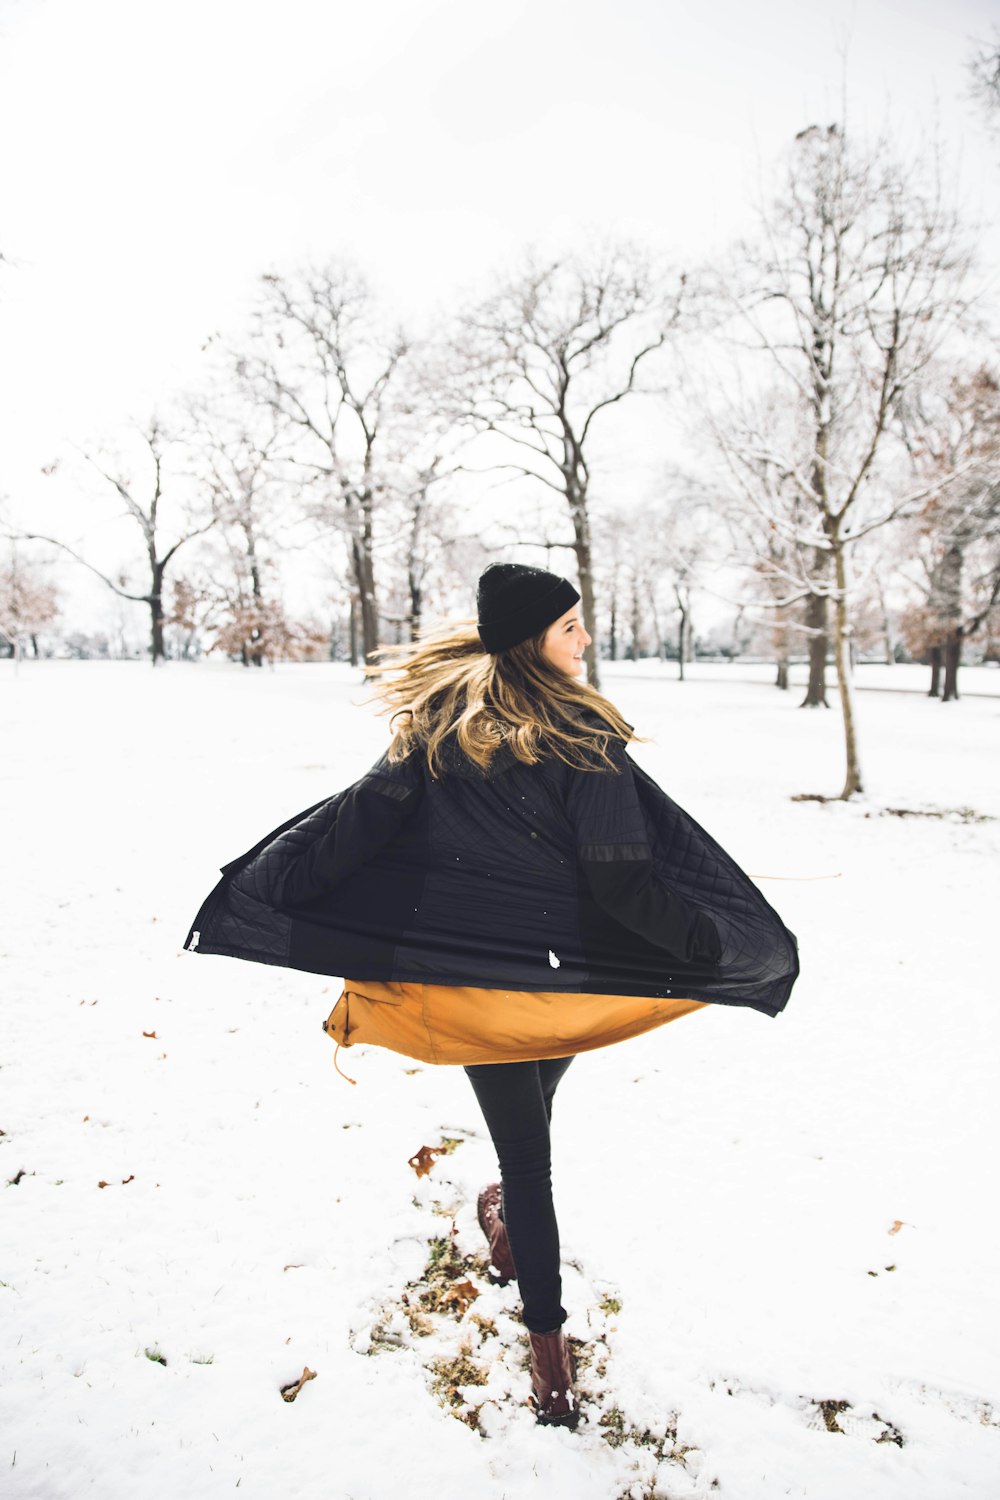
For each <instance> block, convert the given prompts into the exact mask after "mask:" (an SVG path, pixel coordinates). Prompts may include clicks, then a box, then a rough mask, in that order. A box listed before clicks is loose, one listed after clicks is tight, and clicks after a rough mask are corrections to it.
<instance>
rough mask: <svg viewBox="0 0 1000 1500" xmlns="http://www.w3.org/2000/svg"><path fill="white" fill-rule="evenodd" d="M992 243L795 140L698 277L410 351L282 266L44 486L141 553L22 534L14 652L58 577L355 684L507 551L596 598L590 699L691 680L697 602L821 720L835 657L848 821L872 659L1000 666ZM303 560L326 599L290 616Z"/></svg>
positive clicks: (873, 158)
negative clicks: (987, 253)
mask: <svg viewBox="0 0 1000 1500" xmlns="http://www.w3.org/2000/svg"><path fill="white" fill-rule="evenodd" d="M985 66H986V65H985V63H983V64H982V66H981V68H980V74H977V75H976V77H977V87H978V88H979V89H980V91H981V92H982V93H984V96H985V95H988V94H989V88H988V87H987V84H988V83H989V79H990V78H992V77H993V75H990V74H989V73H988V70H987V71H986V72H983V71H982V69H983V68H985ZM993 86H994V85H993V84H990V85H989V87H993ZM990 97H992V96H990ZM974 252H975V243H974V236H973V234H972V232H971V231H970V230H968V229H967V228H966V227H965V226H964V225H963V223H962V221H961V219H960V217H959V214H958V212H957V210H955V209H953V208H950V207H948V197H947V193H946V192H945V191H944V189H943V187H942V184H941V183H940V181H939V180H938V179H937V177H936V176H935V174H934V171H933V169H932V168H931V167H930V166H929V165H928V164H927V162H925V161H923V160H913V161H909V162H900V161H899V160H898V159H897V157H896V155H895V153H894V151H893V148H892V145H891V142H889V141H887V140H884V139H883V140H879V141H876V142H874V143H871V144H863V143H860V142H855V141H854V140H853V139H852V138H851V136H850V135H849V133H848V132H847V130H846V129H845V128H844V127H843V126H842V125H841V124H833V125H829V126H811V127H809V128H808V129H806V130H803V131H802V132H800V134H799V135H798V136H797V137H796V139H795V141H794V142H793V143H792V145H791V147H790V149H789V151H788V153H787V154H786V156H785V158H784V160H783V162H782V163H781V164H780V166H779V168H778V170H777V172H776V176H775V182H774V186H773V190H772V192H771V195H770V198H769V200H768V201H766V202H764V203H763V204H762V205H761V207H760V209H759V211H758V214H757V223H756V225H755V227H754V229H753V232H752V233H750V234H748V235H747V236H746V237H745V238H744V239H743V240H742V241H741V242H740V243H739V244H737V245H735V246H734V247H733V250H732V253H731V254H730V255H729V256H727V257H725V258H723V259H720V261H718V262H717V263H715V264H712V265H702V266H694V267H688V268H683V269H682V268H678V267H676V266H671V265H669V264H667V263H666V262H665V260H664V259H663V258H662V257H661V256H658V255H654V254H653V253H652V252H650V251H648V250H645V249H643V248H642V247H640V246H637V245H635V244H632V243H626V242H622V241H611V240H609V241H608V242H607V243H605V244H603V245H596V246H593V247H589V248H587V249H585V250H579V251H574V252H573V253H571V254H566V255H564V256H560V257H554V258H551V259H548V260H546V259H542V258H539V257H538V256H537V255H534V254H530V253H526V254H525V255H524V256H523V258H522V260H521V263H520V265H518V266H516V267H515V269H513V270H510V271H508V272H507V273H505V274H504V275H503V276H502V277H498V278H497V280H496V282H495V285H494V287H493V289H492V290H491V291H489V292H488V293H486V294H484V295H480V296H479V297H478V298H477V299H475V300H472V301H470V302H469V303H467V304H466V305H464V306H461V307H460V308H459V309H458V311H457V312H455V313H454V315H453V316H450V317H449V318H448V319H446V320H444V321H443V322H442V324H441V326H438V327H436V328H434V329H432V330H429V331H425V332H423V333H420V334H418V333H417V332H415V331H413V330H407V329H404V328H403V327H401V326H400V325H399V324H398V322H397V321H396V320H395V319H394V318H393V317H392V315H391V312H390V311H389V310H387V309H386V308H385V307H384V306H383V305H381V304H380V303H379V301H378V300H377V298H376V297H375V295H374V293H373V291H372V289H371V287H370V286H369V285H368V284H367V282H366V281H365V279H364V277H363V276H362V275H361V274H360V273H359V271H358V270H357V268H356V267H354V266H353V265H352V264H351V263H350V262H349V261H346V260H343V259H338V258H331V259H330V260H329V261H328V262H327V263H325V264H323V265H320V266H308V267H299V268H291V269H288V270H285V271H280V272H279V271H272V272H269V273H268V274H267V275H265V276H263V277H262V278H261V281H260V287H259V296H258V298H257V301H256V304H255V306H254V307H253V310H252V314H251V316H250V319H249V321H248V324H247V326H246V327H245V328H243V329H242V330H241V331H237V332H235V333H232V334H229V335H227V336H221V335H213V337H212V338H211V339H210V340H209V342H208V345H207V346H206V360H207V376H206V379H205V380H204V382H203V383H202V384H201V387H200V389H198V390H197V391H192V392H188V393H183V394H180V395H177V394H174V395H172V396H170V397H169V398H168V397H167V396H166V395H165V397H164V404H163V407H162V409H161V410H160V411H158V412H157V413H156V414H154V415H153V416H151V417H150V418H149V419H148V420H146V421H145V422H141V423H139V424H138V425H137V426H136V427H134V428H133V429H132V430H131V432H130V433H129V434H125V435H122V436H121V437H120V439H119V441H118V443H117V445H116V446H115V447H114V448H112V447H110V446H107V445H105V446H100V447H99V446H95V448H94V450H93V451H91V452H88V453H86V454H84V455H82V456H81V457H79V458H78V459H77V460H75V461H74V464H73V466H72V467H71V468H70V469H69V470H68V471H67V467H66V461H65V460H59V461H56V462H55V463H54V464H53V465H52V473H53V477H54V478H56V477H61V478H63V479H65V477H66V476H67V473H68V475H69V482H70V483H72V484H73V485H74V486H77V487H79V488H80V490H81V492H83V491H86V493H88V494H89V495H90V496H91V497H97V496H103V497H104V498H105V499H106V500H107V502H109V503H111V504H114V505H115V507H116V508H117V513H118V514H119V515H120V516H122V517H124V518H126V519H127V520H128V521H129V522H130V523H131V524H132V529H133V535H134V552H133V553H132V554H131V555H129V556H128V557H127V558H126V559H125V560H124V561H123V563H122V565H121V567H120V569H119V570H118V571H117V572H112V571H107V570H104V569H101V568H98V567H97V566H96V564H95V563H94V562H93V561H92V558H91V557H88V555H87V552H88V548H87V546H86V543H85V542H78V541H75V540H74V541H72V542H70V541H69V540H67V539H66V538H63V537H51V536H47V535H43V534H41V533H39V532H35V531H31V530H28V529H26V528H14V527H8V529H7V530H8V535H9V536H10V537H11V538H14V539H15V540H14V541H12V544H11V545H12V548H13V551H12V553H11V560H10V562H9V564H8V565H7V567H6V570H5V571H0V646H2V644H3V642H5V641H6V642H7V643H8V649H11V650H12V649H14V643H15V642H18V643H27V644H28V645H29V646H30V645H31V643H32V642H33V643H34V647H33V649H34V650H36V651H37V649H38V646H37V642H38V635H39V632H40V631H43V630H48V631H50V632H51V631H52V629H53V625H54V620H55V615H56V609H57V601H56V599H55V595H54V592H53V590H52V589H51V587H50V586H48V585H47V584H46V582H45V573H46V568H47V563H46V560H45V559H46V558H49V557H51V556H53V555H55V553H56V552H61V553H63V554H69V555H71V556H72V557H73V558H75V559H76V560H77V562H79V563H80V564H81V566H83V567H85V568H87V569H89V570H90V571H91V572H92V573H94V574H96V575H97V576H98V577H100V578H101V579H102V580H103V582H104V583H105V584H106V585H107V587H108V588H109V589H110V590H112V591H113V592H114V593H115V594H116V595H117V596H118V597H119V598H121V599H124V600H126V601H129V602H130V603H132V604H139V605H141V606H142V607H143V608H144V609H145V610H146V611H147V612H148V620H149V640H150V646H149V652H150V656H151V658H152V660H153V662H154V664H155V663H156V662H158V661H160V660H162V659H163V658H164V657H165V656H167V655H173V656H175V657H187V658H191V657H196V656H199V655H202V654H204V653H206V652H213V651H214V652H216V653H219V654H224V655H226V656H228V657H230V658H232V659H234V660H239V661H242V662H243V663H244V664H245V665H246V666H247V667H260V666H262V664H264V663H266V662H273V661H275V660H287V659H293V660H302V659H316V658H324V657H325V658H330V657H343V658H346V659H349V660H350V661H352V662H353V663H355V664H357V665H359V666H363V665H364V664H365V662H367V661H368V659H369V658H370V655H371V653H372V652H373V651H375V650H376V649H377V647H378V646H379V645H380V644H381V643H383V642H386V641H388V640H400V639H406V638H408V637H411V636H413V635H414V634H416V633H417V632H418V631H419V630H420V629H421V628H422V627H423V625H424V624H425V623H426V622H427V621H428V620H429V619H430V618H431V617H434V616H439V615H443V614H454V613H456V612H458V613H469V612H470V611H471V608H472V585H473V582H474V579H475V577H476V575H477V573H478V571H479V569H480V568H481V567H482V566H483V564H484V563H485V562H486V561H487V560H488V559H490V558H492V557H496V556H503V557H508V558H517V559H518V560H521V561H526V562H536V563H540V564H543V565H546V566H550V567H554V568H556V569H557V570H558V571H561V572H567V573H570V574H572V575H573V576H574V578H575V579H576V580H577V581H578V584H579V587H580V592H581V595H582V601H583V607H584V611H585V614H586V617H587V620H588V625H589V628H590V630H591V633H592V634H593V636H594V644H593V646H592V647H591V650H590V653H589V658H588V670H589V675H590V679H591V680H592V681H593V682H595V683H597V684H599V681H600V663H601V659H602V658H608V657H611V658H617V657H621V656H633V657H636V656H639V655H643V654H647V653H651V654H655V655H659V656H661V657H668V656H669V657H670V658H671V659H673V660H674V661H676V662H677V664H678V671H679V673H680V675H683V672H684V667H685V663H686V662H688V661H690V659H691V657H692V653H693V651H694V648H695V641H696V618H695V617H696V611H697V609H698V608H699V607H700V605H699V601H700V600H701V599H702V598H703V597H704V595H705V594H706V593H708V592H711V593H713V594H715V595H717V596H722V597H724V598H725V600H726V601H727V603H728V605H729V607H730V614H731V619H732V626H731V629H729V630H728V639H721V638H720V635H721V634H724V633H720V631H719V630H718V629H716V632H715V636H716V640H715V649H716V650H717V651H719V652H721V653H722V654H727V655H735V654H739V653H740V652H746V651H748V650H755V651H756V652H758V653H763V652H766V653H768V654H770V655H772V656H773V659H774V661H775V664H776V670H775V680H776V682H777V684H778V686H779V688H787V686H788V681H789V676H788V666H789V661H790V660H791V659H792V658H793V657H796V656H802V655H805V656H806V657H807V658H808V663H809V676H808V685H807V689H806V692H805V695H804V699H803V706H809V707H822V706H825V705H827V703H828V701H829V699H828V683H827V673H828V671H829V669H830V664H831V662H832V667H833V672H834V674H835V678H836V684H837V690H838V691H837V699H838V704H839V707H840V711H841V720H842V725H843V734H844V745H845V780H844V786H843V790H842V793H841V795H842V796H845V797H848V796H850V795H852V794H853V793H854V792H856V791H859V790H861V789H862V787H863V776H862V769H861V757H860V750H859V745H858V734H857V724H856V718H855V713H854V703H853V690H852V682H853V675H852V663H853V659H854V657H855V656H856V654H857V652H858V651H859V650H865V651H868V652H874V651H877V650H882V651H883V652H884V656H885V659H886V660H887V661H888V662H892V661H894V660H896V659H898V658H899V657H900V656H901V655H903V654H906V653H908V654H909V655H910V656H911V657H913V658H916V659H920V660H924V661H926V662H927V663H928V665H929V668H930V671H931V678H930V683H929V688H930V692H931V694H933V695H934V696H939V697H941V698H943V699H944V700H945V701H949V700H953V699H955V698H956V697H957V696H958V684H959V667H960V663H961V661H962V660H963V653H968V651H969V650H970V649H975V650H977V651H978V653H979V654H980V656H982V657H984V658H987V659H995V658H996V656H997V653H998V649H1000V364H998V361H997V358H996V352H995V350H996V345H995V336H994V333H993V331H991V329H990V327H989V325H988V321H987V315H986V311H985V310H984V301H983V298H982V294H981V292H980V291H979V288H978V285H977V281H976V268H975V259H974ZM626 412H630V415H628V416H627V419H626ZM640 418H641V423H642V425H641V434H642V436H641V446H643V447H644V453H643V454H642V455H640V457H641V458H642V461H643V462H644V463H645V464H646V465H647V470H649V472H647V473H646V475H645V476H644V477H643V479H642V480H641V482H640V483H637V482H636V480H635V477H634V466H633V467H632V469H631V470H629V460H630V458H631V454H630V453H629V452H628V451H627V450H628V447H629V445H630V434H631V435H632V438H633V439H634V435H635V433H636V432H637V431H639V427H638V426H637V424H638V423H639V421H640ZM679 444H681V445H682V451H683V453H684V461H683V463H682V464H678V462H677V461H676V457H675V458H674V459H673V460H672V461H671V460H670V458H669V455H670V452H671V448H672V447H673V448H674V449H675V452H676V448H677V446H678V445H679ZM650 455H652V458H650ZM650 464H651V465H652V467H651V469H650ZM626 470H629V473H628V475H626ZM626 478H627V481H628V482H627V483H625V480H626ZM29 544H31V545H30V547H29ZM15 554H16V555H15ZM306 558H308V559H309V560H310V564H311V565H312V571H313V573H314V574H315V573H317V572H321V573H322V574H323V576H324V577H325V578H326V579H327V580H328V588H327V590H326V594H325V601H323V600H322V596H321V602H320V604H319V605H317V603H316V599H315V597H314V598H313V599H312V601H311V603H310V604H309V605H308V606H304V605H303V604H302V603H301V602H300V600H299V599H297V597H296V591H297V590H299V591H300V590H301V579H302V578H303V577H304V576H305V573H306V572H307V571H308V567H307V563H306Z"/></svg>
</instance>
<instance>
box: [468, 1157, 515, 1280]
mask: <svg viewBox="0 0 1000 1500" xmlns="http://www.w3.org/2000/svg"><path fill="white" fill-rule="evenodd" d="M477 1209H478V1213H479V1227H480V1228H481V1229H482V1231H483V1233H484V1234H485V1236H486V1238H487V1239H488V1240H489V1242H490V1261H491V1262H492V1265H493V1268H494V1270H495V1271H496V1273H497V1274H496V1281H497V1283H498V1285H500V1286H506V1285H507V1283H508V1281H516V1280H517V1270H516V1268H515V1266H514V1257H513V1256H512V1255H511V1253H510V1242H509V1240H508V1239H507V1227H506V1225H505V1224H504V1221H503V1219H501V1217H500V1184H499V1182H491V1183H490V1185H489V1187H484V1188H483V1190H482V1192H481V1193H480V1194H479V1201H478V1203H477Z"/></svg>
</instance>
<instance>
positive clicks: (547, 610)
mask: <svg viewBox="0 0 1000 1500" xmlns="http://www.w3.org/2000/svg"><path fill="white" fill-rule="evenodd" d="M579 599H580V595H579V594H578V593H577V591H576V589H575V588H574V587H573V585H572V584H571V583H570V581H569V579H567V578H560V577H559V575H558V573H547V572H546V571H545V569H544V568H526V567H523V566H522V565H521V564H520V563H490V565H489V567H488V568H487V569H486V572H485V573H484V574H483V576H482V577H481V578H480V580H479V594H478V604H479V622H478V623H479V639H480V640H481V641H482V643H483V647H484V649H485V650H487V651H490V652H494V651H506V650H507V649H508V647H510V646H518V645H520V643H521V642H522V641H526V640H529V639H530V637H531V636H533V635H539V634H540V633H541V631H543V630H544V629H545V627H546V626H547V625H551V624H552V623H553V621H554V620H558V618H559V616H560V615H564V614H565V613H566V611H567V610H568V609H572V608H573V605H574V604H577V603H578V602H579Z"/></svg>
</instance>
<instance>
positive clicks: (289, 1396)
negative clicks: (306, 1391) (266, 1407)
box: [281, 1365, 316, 1401]
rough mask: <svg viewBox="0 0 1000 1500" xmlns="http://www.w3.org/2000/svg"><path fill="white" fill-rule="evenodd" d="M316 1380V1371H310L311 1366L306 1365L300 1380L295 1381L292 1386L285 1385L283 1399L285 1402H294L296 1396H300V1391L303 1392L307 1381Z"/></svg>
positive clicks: (282, 1388) (282, 1389)
mask: <svg viewBox="0 0 1000 1500" xmlns="http://www.w3.org/2000/svg"><path fill="white" fill-rule="evenodd" d="M315 1379H316V1371H315V1370H310V1368H309V1366H308V1365H306V1367H305V1369H304V1370H303V1371H302V1374H301V1375H300V1376H299V1378H298V1380H293V1381H292V1383H291V1385H283V1386H282V1387H281V1399H282V1400H283V1401H294V1400H295V1398H296V1396H297V1395H298V1394H299V1391H301V1389H302V1387H303V1386H304V1385H305V1383H306V1381H307V1380H315Z"/></svg>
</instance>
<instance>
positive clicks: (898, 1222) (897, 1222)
mask: <svg viewBox="0 0 1000 1500" xmlns="http://www.w3.org/2000/svg"><path fill="white" fill-rule="evenodd" d="M905 1222H906V1221H905V1219H893V1221H892V1228H891V1229H890V1230H889V1233H890V1234H898V1233H899V1231H900V1230H901V1229H902V1227H903V1225H904V1223H905Z"/></svg>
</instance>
